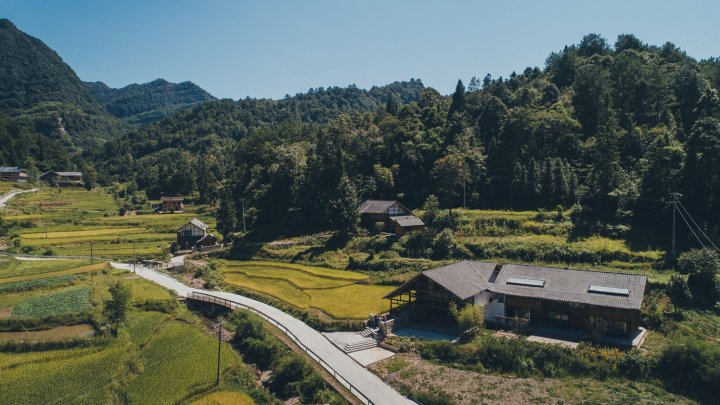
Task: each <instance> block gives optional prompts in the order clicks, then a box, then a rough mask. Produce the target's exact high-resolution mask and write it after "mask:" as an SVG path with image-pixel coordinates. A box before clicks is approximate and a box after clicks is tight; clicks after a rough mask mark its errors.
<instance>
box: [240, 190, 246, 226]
mask: <svg viewBox="0 0 720 405" xmlns="http://www.w3.org/2000/svg"><path fill="white" fill-rule="evenodd" d="M240 204H242V223H243V232H247V228H246V227H245V199H244V198H241V199H240Z"/></svg>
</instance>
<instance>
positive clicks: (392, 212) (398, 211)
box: [388, 205, 406, 217]
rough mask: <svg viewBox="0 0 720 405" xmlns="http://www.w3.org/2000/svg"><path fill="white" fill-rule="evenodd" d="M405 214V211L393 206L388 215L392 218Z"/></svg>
mask: <svg viewBox="0 0 720 405" xmlns="http://www.w3.org/2000/svg"><path fill="white" fill-rule="evenodd" d="M405 214H406V212H405V210H404V209H402V208H400V207H398V206H397V205H393V206H392V207H390V209H389V210H388V215H390V216H391V217H394V216H398V215H405Z"/></svg>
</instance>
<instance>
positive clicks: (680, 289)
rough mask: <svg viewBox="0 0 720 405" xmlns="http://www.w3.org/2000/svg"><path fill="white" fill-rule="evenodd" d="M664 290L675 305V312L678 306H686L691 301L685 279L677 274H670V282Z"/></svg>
mask: <svg viewBox="0 0 720 405" xmlns="http://www.w3.org/2000/svg"><path fill="white" fill-rule="evenodd" d="M666 292H667V295H668V296H669V297H670V300H671V301H672V303H673V305H674V306H675V311H676V312H677V309H678V308H681V307H686V306H688V305H690V303H691V302H692V294H691V293H690V288H689V287H688V284H687V282H686V281H685V279H684V278H683V277H682V276H680V275H678V274H673V275H672V276H670V283H669V284H668V286H667V289H666Z"/></svg>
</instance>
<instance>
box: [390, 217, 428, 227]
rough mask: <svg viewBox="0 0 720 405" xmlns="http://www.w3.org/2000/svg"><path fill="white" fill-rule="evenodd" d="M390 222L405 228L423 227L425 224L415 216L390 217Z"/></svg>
mask: <svg viewBox="0 0 720 405" xmlns="http://www.w3.org/2000/svg"><path fill="white" fill-rule="evenodd" d="M392 220H393V221H394V222H395V223H397V224H398V225H400V226H402V227H405V226H425V223H424V222H423V221H422V220H421V219H420V218H418V217H416V216H415V215H406V216H402V217H392Z"/></svg>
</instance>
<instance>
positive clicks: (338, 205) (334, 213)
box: [326, 174, 360, 237]
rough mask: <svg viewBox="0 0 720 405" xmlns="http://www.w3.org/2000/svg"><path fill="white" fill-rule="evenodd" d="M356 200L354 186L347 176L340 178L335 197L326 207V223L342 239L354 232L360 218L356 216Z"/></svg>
mask: <svg viewBox="0 0 720 405" xmlns="http://www.w3.org/2000/svg"><path fill="white" fill-rule="evenodd" d="M359 205H360V201H359V200H358V196H357V191H356V189H355V186H354V185H353V183H352V182H351V181H350V179H349V178H348V176H347V175H345V174H343V175H342V176H341V177H340V182H339V183H338V185H337V188H336V190H335V196H334V198H333V199H331V200H330V202H329V204H328V206H327V207H326V215H327V218H328V222H329V223H330V226H331V227H332V228H333V230H335V231H337V233H338V234H339V235H341V236H343V237H345V236H347V235H349V234H351V233H352V232H355V230H356V229H357V226H358V223H359V222H360V217H359V216H358V206H359Z"/></svg>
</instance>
